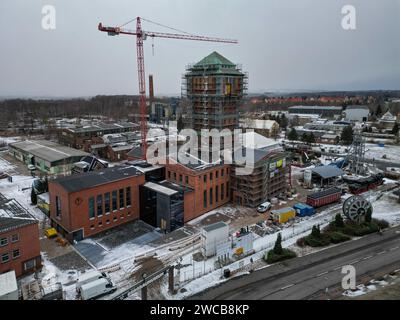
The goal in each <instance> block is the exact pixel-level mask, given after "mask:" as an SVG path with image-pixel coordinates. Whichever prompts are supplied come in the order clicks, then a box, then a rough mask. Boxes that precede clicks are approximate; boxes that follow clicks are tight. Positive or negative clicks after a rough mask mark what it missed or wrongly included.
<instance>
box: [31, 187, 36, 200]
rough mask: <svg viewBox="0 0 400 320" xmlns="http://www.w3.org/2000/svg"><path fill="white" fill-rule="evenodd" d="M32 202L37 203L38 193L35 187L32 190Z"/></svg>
mask: <svg viewBox="0 0 400 320" xmlns="http://www.w3.org/2000/svg"><path fill="white" fill-rule="evenodd" d="M31 202H32V204H37V195H36V192H35V190H33V188H32V191H31Z"/></svg>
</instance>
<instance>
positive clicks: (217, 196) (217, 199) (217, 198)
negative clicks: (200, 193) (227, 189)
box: [215, 186, 219, 202]
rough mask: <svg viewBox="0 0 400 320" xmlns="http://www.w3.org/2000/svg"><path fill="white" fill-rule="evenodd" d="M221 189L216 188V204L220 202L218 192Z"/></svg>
mask: <svg viewBox="0 0 400 320" xmlns="http://www.w3.org/2000/svg"><path fill="white" fill-rule="evenodd" d="M218 189H219V188H218V186H216V187H215V202H218V201H219V193H218V191H219V190H218Z"/></svg>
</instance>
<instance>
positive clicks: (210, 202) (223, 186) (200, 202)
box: [166, 164, 230, 222]
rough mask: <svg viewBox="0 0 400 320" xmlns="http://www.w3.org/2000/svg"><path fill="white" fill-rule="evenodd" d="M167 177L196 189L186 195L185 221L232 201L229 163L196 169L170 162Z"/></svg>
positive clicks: (169, 179) (171, 180) (173, 181)
mask: <svg viewBox="0 0 400 320" xmlns="http://www.w3.org/2000/svg"><path fill="white" fill-rule="evenodd" d="M166 179H167V180H168V181H170V182H172V183H176V184H179V185H182V186H188V187H190V188H192V189H193V190H194V192H192V193H188V194H186V195H185V200H184V222H188V221H190V220H192V219H195V218H197V217H199V216H201V215H202V214H204V213H206V212H208V211H211V210H213V209H216V208H218V207H220V206H222V205H224V204H226V203H228V202H229V201H230V166H229V165H217V166H211V167H208V168H205V169H199V170H196V169H191V168H188V167H186V166H183V165H181V164H168V165H167V166H166Z"/></svg>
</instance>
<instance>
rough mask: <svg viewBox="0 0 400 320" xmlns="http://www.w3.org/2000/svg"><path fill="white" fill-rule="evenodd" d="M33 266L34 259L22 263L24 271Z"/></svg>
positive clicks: (34, 263)
mask: <svg viewBox="0 0 400 320" xmlns="http://www.w3.org/2000/svg"><path fill="white" fill-rule="evenodd" d="M34 267H36V260H35V259H32V260H29V261H26V262H25V263H24V270H25V271H27V270H31V269H33V268H34Z"/></svg>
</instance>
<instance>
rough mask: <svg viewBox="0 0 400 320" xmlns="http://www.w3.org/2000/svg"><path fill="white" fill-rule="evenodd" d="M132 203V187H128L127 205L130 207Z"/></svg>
mask: <svg viewBox="0 0 400 320" xmlns="http://www.w3.org/2000/svg"><path fill="white" fill-rule="evenodd" d="M131 204H132V203H131V187H128V188H126V206H127V207H129V206H130V205H131Z"/></svg>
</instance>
